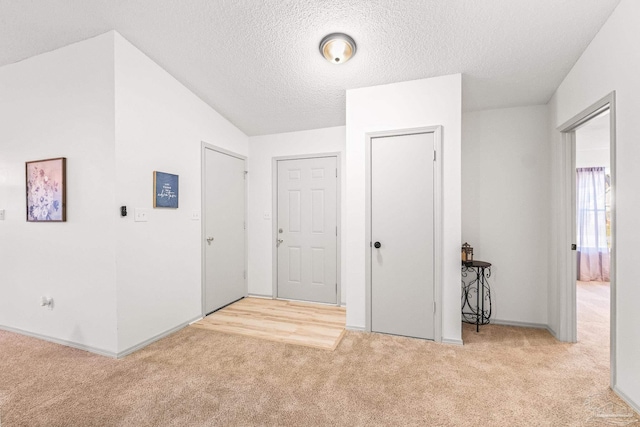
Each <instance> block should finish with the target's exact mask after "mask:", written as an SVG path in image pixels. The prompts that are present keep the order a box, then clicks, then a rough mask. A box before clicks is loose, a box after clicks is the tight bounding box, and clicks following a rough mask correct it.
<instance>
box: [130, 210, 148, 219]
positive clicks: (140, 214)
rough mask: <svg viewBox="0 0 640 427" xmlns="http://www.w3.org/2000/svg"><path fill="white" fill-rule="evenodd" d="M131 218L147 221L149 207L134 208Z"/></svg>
mask: <svg viewBox="0 0 640 427" xmlns="http://www.w3.org/2000/svg"><path fill="white" fill-rule="evenodd" d="M133 218H134V221H135V222H147V221H149V209H145V208H135V209H134V214H133Z"/></svg>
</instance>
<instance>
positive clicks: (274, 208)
mask: <svg viewBox="0 0 640 427" xmlns="http://www.w3.org/2000/svg"><path fill="white" fill-rule="evenodd" d="M323 157H335V158H336V168H337V169H338V176H337V177H336V226H337V227H338V235H337V236H336V280H337V282H338V283H337V285H338V286H337V287H336V302H335V303H332V305H336V306H340V305H341V304H342V261H341V259H342V154H341V153H340V152H337V151H336V152H329V153H317V154H300V155H292V156H277V157H273V158H272V159H271V244H272V245H273V246H272V250H271V289H272V292H273V295H272V298H273V299H276V298H278V251H277V250H275V247H276V246H275V242H276V241H277V240H278V162H279V161H282V160H305V159H319V158H323ZM306 302H317V301H306ZM320 304H323V303H320Z"/></svg>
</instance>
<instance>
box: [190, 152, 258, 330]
mask: <svg viewBox="0 0 640 427" xmlns="http://www.w3.org/2000/svg"><path fill="white" fill-rule="evenodd" d="M206 150H211V151H216V152H218V153H220V154H225V155H227V156H231V157H235V158H237V159H240V160H242V161H243V162H244V169H245V170H244V295H245V297H246V296H247V295H248V292H249V290H248V289H249V288H248V280H249V273H248V261H249V257H248V253H249V251H248V249H249V240H248V233H247V202H248V198H247V173H249V171H248V170H247V156H243V155H242V154H238V153H235V152H233V151H229V150H226V149H224V148H222V147H218V146H216V145H213V144H209V143H208V142H205V141H201V144H200V180H201V181H200V263H201V267H200V271H201V273H200V276H201V288H202V290H201V293H200V299H201V301H200V303H201V304H200V305H201V307H200V308H201V310H202V317H205V316H207V312H206V311H207V308H206V301H207V300H206V296H207V289H206V288H207V271H206V261H207V259H206V257H207V246H206V239H207V236H206V231H207V229H206V219H207V203H206V202H207V200H206V194H207V192H206V190H207V170H206Z"/></svg>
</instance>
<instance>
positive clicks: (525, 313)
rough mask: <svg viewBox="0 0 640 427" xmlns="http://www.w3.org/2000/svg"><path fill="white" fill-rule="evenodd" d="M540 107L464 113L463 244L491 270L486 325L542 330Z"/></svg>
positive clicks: (545, 217) (545, 189) (544, 157)
mask: <svg viewBox="0 0 640 427" xmlns="http://www.w3.org/2000/svg"><path fill="white" fill-rule="evenodd" d="M548 137H549V134H548V111H547V107H546V106H544V105H542V106H532V107H519V108H507V109H497V110H487V111H477V112H465V113H464V114H463V120H462V240H463V241H467V242H469V244H471V246H473V248H474V258H475V259H479V260H483V261H488V262H491V263H492V264H493V265H492V269H491V272H492V275H491V278H490V279H489V283H490V285H491V290H492V308H493V313H492V316H491V317H492V320H494V321H498V322H505V323H516V324H517V323H533V324H538V325H546V324H547V278H548V257H547V249H548V245H549V242H548V236H547V233H546V230H548V228H549V215H550V212H549V208H548V202H549V192H550V191H551V181H550V177H549V146H548V143H547V140H548Z"/></svg>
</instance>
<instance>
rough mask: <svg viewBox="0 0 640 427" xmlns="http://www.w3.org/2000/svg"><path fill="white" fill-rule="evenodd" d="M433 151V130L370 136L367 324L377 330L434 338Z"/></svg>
mask: <svg viewBox="0 0 640 427" xmlns="http://www.w3.org/2000/svg"><path fill="white" fill-rule="evenodd" d="M433 152H434V134H433V133H422V134H413V135H403V136H392V137H380V138H373V139H372V140H371V236H372V242H373V243H374V244H373V245H372V247H371V251H372V252H371V329H372V330H373V331H376V332H383V333H389V334H396V335H405V336H411V337H418V338H427V339H433V338H434V306H433V302H434V197H433V194H434V161H433ZM378 244H379V246H380V247H379V248H376V247H375V246H378Z"/></svg>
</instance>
